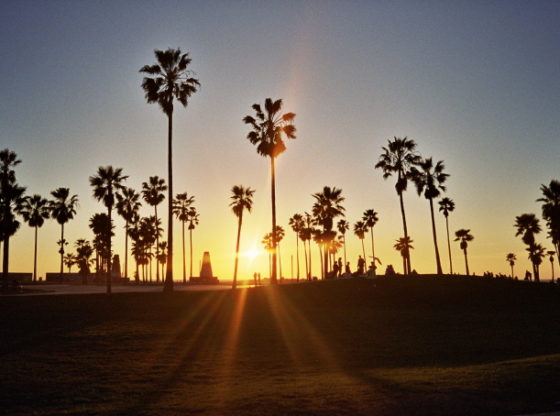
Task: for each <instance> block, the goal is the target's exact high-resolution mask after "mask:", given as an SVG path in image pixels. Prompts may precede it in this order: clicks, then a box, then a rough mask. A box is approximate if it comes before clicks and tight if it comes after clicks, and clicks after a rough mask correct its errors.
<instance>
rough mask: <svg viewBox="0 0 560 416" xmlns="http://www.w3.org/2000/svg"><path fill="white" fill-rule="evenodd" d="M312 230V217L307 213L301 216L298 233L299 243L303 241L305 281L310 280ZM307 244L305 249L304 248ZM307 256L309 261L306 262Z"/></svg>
mask: <svg viewBox="0 0 560 416" xmlns="http://www.w3.org/2000/svg"><path fill="white" fill-rule="evenodd" d="M312 230H313V217H312V216H311V214H309V213H308V212H305V213H304V214H303V228H302V230H301V231H300V233H299V237H300V238H301V241H303V252H304V254H305V275H306V278H307V280H311V273H312V267H311V237H312V234H313V233H312ZM306 242H307V248H306ZM308 256H309V260H308Z"/></svg>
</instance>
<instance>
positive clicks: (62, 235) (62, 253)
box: [60, 224, 64, 276]
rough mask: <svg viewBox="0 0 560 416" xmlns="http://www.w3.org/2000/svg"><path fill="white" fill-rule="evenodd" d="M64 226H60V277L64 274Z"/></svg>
mask: <svg viewBox="0 0 560 416" xmlns="http://www.w3.org/2000/svg"><path fill="white" fill-rule="evenodd" d="M62 266H64V224H60V276H62V274H63V273H64V269H63V268H62Z"/></svg>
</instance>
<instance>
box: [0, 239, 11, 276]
mask: <svg viewBox="0 0 560 416" xmlns="http://www.w3.org/2000/svg"><path fill="white" fill-rule="evenodd" d="M3 249H4V252H3V261H2V275H3V276H4V281H5V282H7V281H8V273H9V268H10V237H9V236H6V238H5V239H4V247H3Z"/></svg>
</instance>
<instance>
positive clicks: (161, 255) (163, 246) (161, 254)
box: [156, 241, 167, 275]
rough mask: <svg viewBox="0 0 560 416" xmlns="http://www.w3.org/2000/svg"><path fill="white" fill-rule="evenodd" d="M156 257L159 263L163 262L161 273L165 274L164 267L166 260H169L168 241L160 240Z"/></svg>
mask: <svg viewBox="0 0 560 416" xmlns="http://www.w3.org/2000/svg"><path fill="white" fill-rule="evenodd" d="M156 259H157V263H159V264H161V269H162V271H161V273H162V275H163V269H164V267H165V262H166V261H167V241H160V242H159V244H158V246H157V254H156ZM157 268H159V267H157Z"/></svg>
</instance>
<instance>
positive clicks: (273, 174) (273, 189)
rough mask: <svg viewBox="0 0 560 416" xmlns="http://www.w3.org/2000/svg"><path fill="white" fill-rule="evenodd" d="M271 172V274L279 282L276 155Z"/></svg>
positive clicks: (271, 279)
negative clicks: (277, 262) (277, 274)
mask: <svg viewBox="0 0 560 416" xmlns="http://www.w3.org/2000/svg"><path fill="white" fill-rule="evenodd" d="M270 171H271V172H270V173H271V175H270V176H271V178H270V180H271V187H270V192H271V200H272V273H271V276H270V283H272V284H276V283H278V282H277V280H276V172H275V165H274V157H271V158H270Z"/></svg>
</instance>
